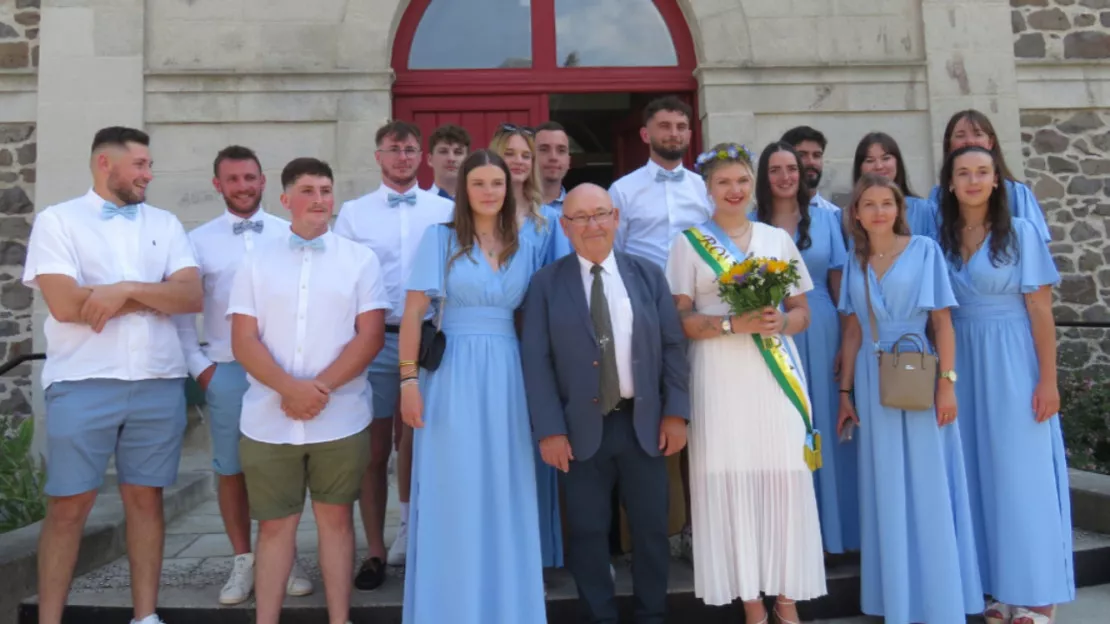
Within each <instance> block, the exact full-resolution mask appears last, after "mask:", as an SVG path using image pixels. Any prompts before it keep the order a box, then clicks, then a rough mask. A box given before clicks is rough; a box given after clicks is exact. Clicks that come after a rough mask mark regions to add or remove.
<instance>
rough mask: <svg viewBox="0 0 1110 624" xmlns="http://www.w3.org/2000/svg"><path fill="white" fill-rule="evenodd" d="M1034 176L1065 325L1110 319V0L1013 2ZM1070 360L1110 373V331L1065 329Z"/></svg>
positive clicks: (1064, 360) (1088, 371)
mask: <svg viewBox="0 0 1110 624" xmlns="http://www.w3.org/2000/svg"><path fill="white" fill-rule="evenodd" d="M1011 5H1012V11H1011V18H1012V23H1013V31H1014V56H1015V58H1016V65H1017V69H1018V80H1019V94H1020V95H1021V96H1022V97H1021V100H1020V102H1021V139H1022V144H1023V156H1024V157H1025V167H1024V175H1025V177H1026V179H1027V181H1028V182H1029V184H1030V186H1032V188H1033V190H1034V193H1035V194H1036V195H1037V198H1038V199H1039V200H1040V202H1041V206H1042V207H1043V208H1044V210H1045V214H1046V217H1047V219H1048V223H1049V226H1050V228H1051V230H1052V239H1053V244H1052V252H1053V254H1054V256H1055V258H1056V265H1057V267H1058V268H1059V269H1060V273H1061V277H1062V280H1063V281H1062V283H1061V285H1060V287H1059V288H1058V289H1057V291H1056V306H1055V316H1056V319H1057V322H1059V323H1061V324H1068V323H1086V324H1102V323H1110V238H1108V235H1110V220H1108V219H1110V0H1011ZM1059 336H1060V343H1059V357H1060V364H1061V366H1062V367H1063V368H1066V369H1068V370H1069V371H1075V372H1078V373H1081V374H1084V375H1089V376H1105V375H1107V374H1110V331H1108V330H1106V329H1101V328H1097V327H1086V328H1061V329H1060V331H1059Z"/></svg>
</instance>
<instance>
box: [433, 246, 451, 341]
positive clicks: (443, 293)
mask: <svg viewBox="0 0 1110 624" xmlns="http://www.w3.org/2000/svg"><path fill="white" fill-rule="evenodd" d="M440 227H442V226H440ZM454 236H455V233H454V231H453V230H451V229H450V228H448V230H447V253H445V254H444V261H443V281H442V282H440V286H439V297H437V299H438V301H436V320H435V325H436V331H437V332H438V331H441V328H442V327H443V308H446V307H447V271H449V270H450V269H451V239H452V238H454Z"/></svg>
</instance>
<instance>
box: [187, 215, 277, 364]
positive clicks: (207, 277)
mask: <svg viewBox="0 0 1110 624" xmlns="http://www.w3.org/2000/svg"><path fill="white" fill-rule="evenodd" d="M245 221H250V222H251V227H245V226H239V225H238V224H240V223H243V222H245ZM258 223H261V224H262V231H261V232H257V231H255V229H254V227H256V224H258ZM236 227H238V228H239V229H240V232H239V233H238V234H236V233H235V229H236ZM277 239H280V240H288V239H289V222H288V221H286V220H285V219H282V218H280V217H276V216H274V215H272V214H269V213H267V212H266V211H265V210H262V209H261V208H259V210H258V212H256V213H254V215H252V216H251V217H250V218H249V219H244V218H242V217H240V216H238V215H234V214H232V213H230V212H228V211H226V210H225V211H224V213H223V214H222V215H220V216H218V217H216V218H215V219H213V220H211V221H209V222H208V223H205V224H204V225H202V226H200V227H198V228H196V229H195V230H193V231H192V232H189V242H190V243H191V244H192V246H193V253H194V254H195V255H196V259H197V264H198V265H199V266H200V276H201V279H202V280H203V281H204V318H203V321H202V322H203V324H204V327H203V329H204V338H205V340H206V341H207V342H208V346H206V347H203V348H202V347H201V346H200V341H199V340H198V338H197V325H196V315H195V314H183V315H179V316H175V317H174V322H175V323H176V324H177V332H178V335H180V337H181V346H182V348H183V349H184V350H185V362H186V364H188V366H189V374H190V375H192V376H193V377H199V376H200V374H201V373H203V372H204V371H205V370H206V369H207V368H208V367H209V366H212V364H215V363H219V362H231V361H232V360H234V359H235V356H234V355H232V353H231V321H230V320H229V319H228V318H227V304H228V299H229V298H230V297H231V283H232V281H233V280H234V279H235V272H236V271H237V270H238V269H239V265H240V264H242V262H243V258H244V257H246V255H247V254H248V253H250V252H251V251H252V250H254V248H255V246H256V245H258V244H261V243H262V242H264V241H268V240H277Z"/></svg>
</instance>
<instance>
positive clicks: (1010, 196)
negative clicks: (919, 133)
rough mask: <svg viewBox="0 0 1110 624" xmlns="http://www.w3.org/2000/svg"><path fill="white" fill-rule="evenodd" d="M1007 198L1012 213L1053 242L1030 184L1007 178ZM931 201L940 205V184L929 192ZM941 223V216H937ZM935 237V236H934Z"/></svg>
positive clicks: (938, 221)
mask: <svg viewBox="0 0 1110 624" xmlns="http://www.w3.org/2000/svg"><path fill="white" fill-rule="evenodd" d="M1005 186H1006V199H1007V200H1008V202H1009V204H1010V214H1011V215H1013V216H1015V217H1019V218H1022V219H1025V220H1026V221H1028V222H1029V223H1030V224H1031V225H1032V226H1033V228H1034V229H1036V230H1037V233H1038V234H1040V235H1041V238H1042V239H1043V240H1044V242H1046V243H1051V242H1052V234H1051V233H1050V232H1049V230H1048V224H1047V223H1045V220H1044V211H1043V210H1041V205H1040V204H1039V203H1037V198H1036V196H1035V195H1033V191H1032V190H1030V189H1029V187H1028V186H1026V185H1024V184H1022V183H1021V182H1018V181H1016V180H1006V184H1005ZM929 201H931V202H933V205H934V206H940V186H934V187H933V190H932V191H931V192H930V193H929ZM937 223H940V218H939V217H938V218H937ZM934 238H935V237H934Z"/></svg>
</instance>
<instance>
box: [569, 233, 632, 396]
mask: <svg viewBox="0 0 1110 624" xmlns="http://www.w3.org/2000/svg"><path fill="white" fill-rule="evenodd" d="M578 264H579V266H580V267H581V271H582V287H583V288H585V289H586V306H587V307H588V306H589V305H590V294H591V293H592V292H593V287H594V274H593V273H591V272H590V271H591V269H593V266H594V263H593V262H590V261H589V260H587V259H585V258H583V257H582V256H578ZM601 284H602V286H603V287H604V289H605V300H606V301H607V302H608V303H609V322H610V323H611V324H612V326H613V349H614V354H615V355H616V356H617V377H618V378H619V379H620V390H621V398H622V399H631V398H632V397H634V396H636V384H635V377H634V376H633V373H632V300H631V299H629V298H628V290H626V289H625V287H624V280H622V279H621V273H620V269H618V268H617V258H616V256H614V255H613V252H611V251H610V252H609V257H608V258H606V259H605V261H604V262H602V263H601Z"/></svg>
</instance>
